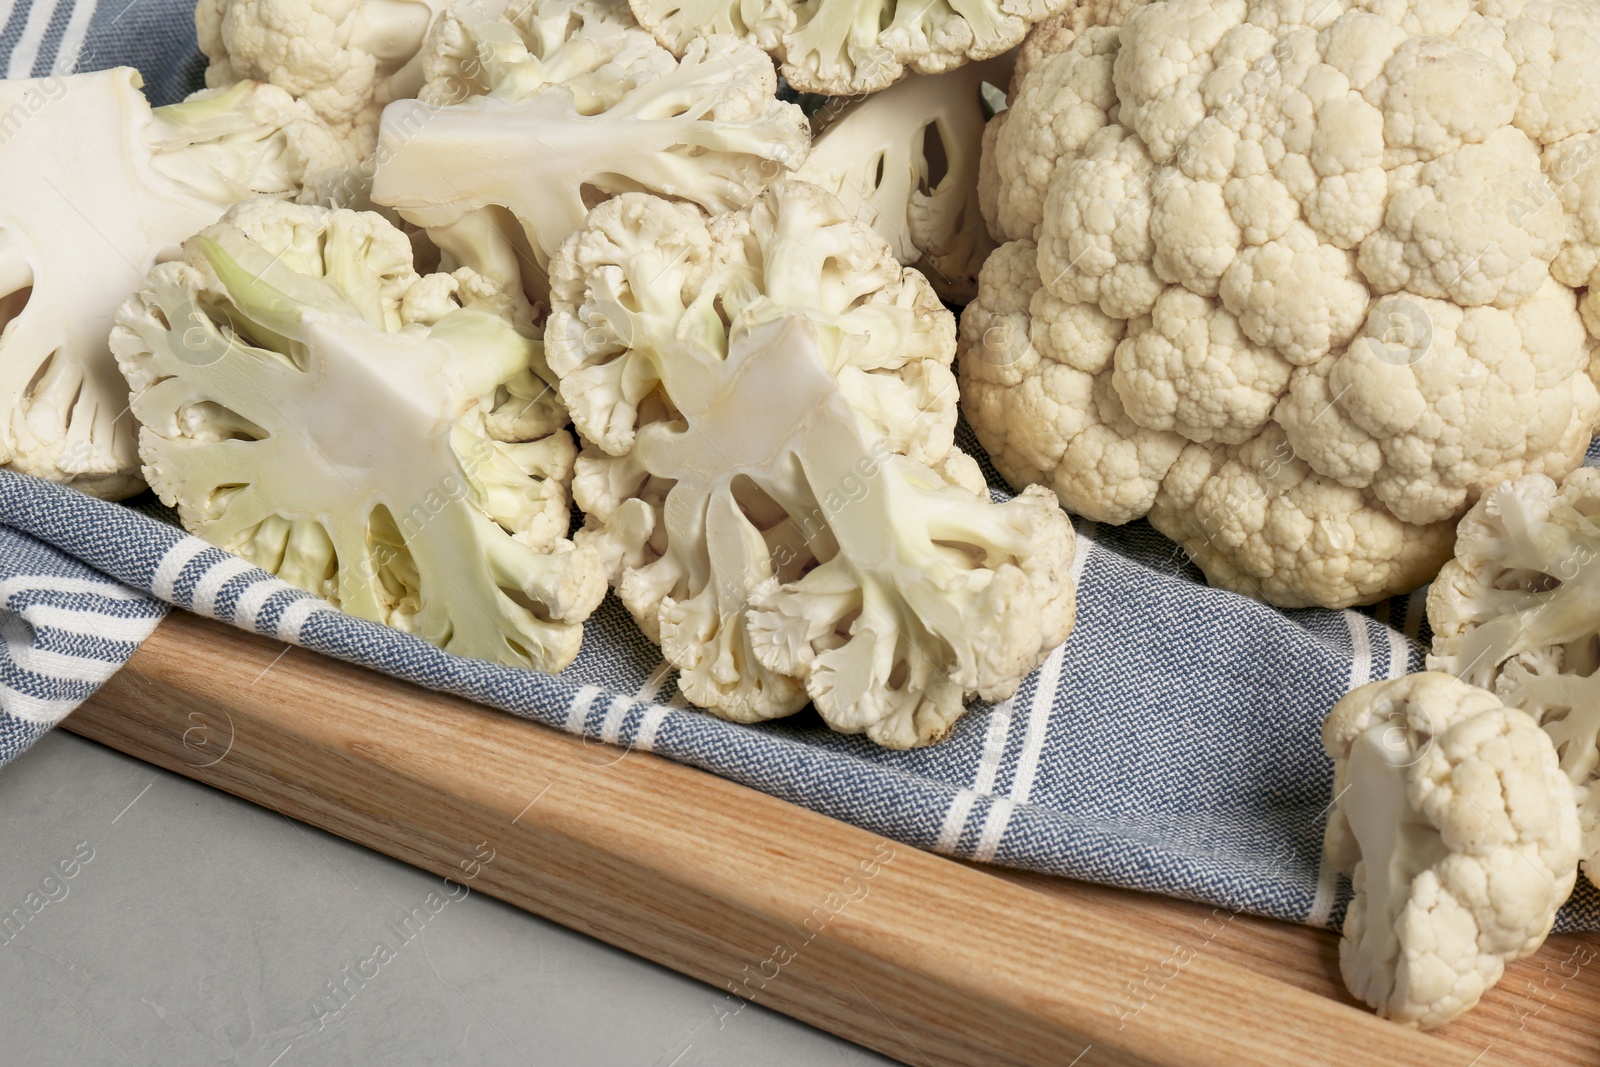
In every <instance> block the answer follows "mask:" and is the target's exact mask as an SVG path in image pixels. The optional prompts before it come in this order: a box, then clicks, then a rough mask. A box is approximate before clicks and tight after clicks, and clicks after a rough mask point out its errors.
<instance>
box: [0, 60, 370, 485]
mask: <svg viewBox="0 0 1600 1067" xmlns="http://www.w3.org/2000/svg"><path fill="white" fill-rule="evenodd" d="M0 113H4V114H6V115H8V116H13V117H14V116H17V115H22V116H24V117H23V118H22V119H21V121H20V123H18V124H17V126H16V128H15V129H9V127H8V135H7V136H6V138H5V141H4V145H3V148H0V159H3V160H4V166H5V173H6V179H7V181H6V190H7V191H6V196H5V202H4V205H3V206H0V328H3V333H0V412H4V414H3V415H0V465H5V466H9V467H13V468H15V469H17V470H20V471H23V472H25V473H27V474H32V475H37V476H39V477H42V478H48V479H51V480H53V481H59V482H66V483H68V484H70V485H73V486H75V487H76V488H78V489H82V490H83V491H85V492H88V493H93V494H94V495H96V496H105V497H113V498H115V497H124V496H130V495H132V494H134V493H136V492H138V491H139V490H140V489H141V488H143V484H144V483H143V482H142V481H141V480H140V478H139V457H138V452H137V448H136V446H135V441H134V424H133V419H132V417H131V416H130V415H129V414H128V390H127V385H126V383H124V382H123V380H122V378H121V376H120V375H118V374H117V368H116V363H115V361H113V360H112V358H111V353H110V352H109V351H108V350H107V348H106V335H107V334H108V333H110V332H111V323H112V318H113V316H114V315H115V313H116V309H117V305H119V304H120V303H121V302H122V301H123V300H124V299H125V298H126V297H127V295H128V293H129V292H130V291H132V290H133V289H134V288H135V287H136V286H137V285H138V283H139V277H140V275H141V274H142V273H143V272H144V271H146V270H148V269H149V268H150V267H152V266H154V265H155V263H156V261H157V260H158V259H160V258H161V257H163V256H164V255H166V254H167V253H168V252H169V251H170V250H171V249H172V248H173V247H175V246H176V245H177V244H178V242H180V241H182V240H183V239H184V238H185V237H188V236H189V235H190V234H192V233H194V232H195V231H196V230H198V229H200V228H201V227H202V226H205V225H207V224H208V223H211V222H215V221H216V219H217V217H218V216H220V215H221V214H222V213H223V212H224V211H225V210H227V208H228V207H229V205H231V204H233V203H234V202H235V201H238V200H241V199H244V198H246V197H250V196H283V197H296V196H300V195H302V193H303V186H304V184H305V183H306V182H307V181H309V180H312V179H313V178H314V176H315V175H317V174H318V173H319V172H321V171H323V170H328V169H334V170H337V169H339V168H342V167H345V166H348V165H350V164H351V163H353V162H354V159H353V158H352V157H350V156H348V155H347V154H346V151H345V148H344V146H343V144H342V143H341V142H340V140H339V139H338V138H337V137H336V136H335V135H334V134H333V133H332V131H330V130H329V129H328V128H327V127H326V126H324V125H323V124H322V123H321V122H320V121H319V120H318V119H317V118H316V116H314V115H313V114H312V113H311V110H310V109H309V108H307V107H305V106H304V105H301V104H298V103H296V102H295V101H294V100H292V99H291V98H290V97H289V95H288V94H287V93H285V92H284V91H283V90H281V89H278V88H275V87H274V86H270V85H259V84H256V83H254V82H248V83H241V84H239V85H236V86H233V87H231V88H229V89H226V90H210V91H206V92H201V93H197V94H195V95H194V96H192V97H190V98H189V99H188V100H187V101H185V102H183V103H181V104H173V105H171V106H169V107H162V108H156V109H155V110H154V111H152V110H151V108H150V105H149V104H148V103H146V101H145V99H144V97H143V95H141V94H140V92H139V75H138V72H137V71H134V70H132V69H130V68H127V67H122V68H118V69H116V70H108V71H97V72H95V73H92V74H77V75H73V76H72V77H70V78H45V79H40V80H37V81H8V82H6V83H5V84H4V86H3V87H0ZM8 121H9V120H8Z"/></svg>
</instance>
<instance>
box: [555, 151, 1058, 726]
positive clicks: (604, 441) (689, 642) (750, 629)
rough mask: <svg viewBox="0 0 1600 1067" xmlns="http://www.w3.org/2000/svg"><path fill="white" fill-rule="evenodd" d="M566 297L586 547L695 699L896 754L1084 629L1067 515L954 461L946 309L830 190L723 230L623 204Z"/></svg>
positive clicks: (559, 314)
mask: <svg viewBox="0 0 1600 1067" xmlns="http://www.w3.org/2000/svg"><path fill="white" fill-rule="evenodd" d="M552 279H553V282H552V295H553V299H554V310H553V311H552V313H551V318H550V323H549V327H548V331H547V342H548V344H549V352H550V363H551V367H552V368H553V369H554V370H555V371H556V372H557V374H559V375H560V377H561V394H562V397H563V399H564V400H566V402H567V404H568V405H569V407H570V408H571V410H572V412H573V421H574V423H575V424H576V425H577V427H578V430H579V432H580V434H581V435H582V436H583V437H584V438H585V439H586V440H587V442H589V443H588V444H587V445H586V446H585V449H584V452H583V454H582V455H581V456H580V457H579V459H578V468H577V475H576V478H575V480H574V483H573V493H574V496H575V497H576V498H577V500H578V503H579V505H580V506H581V507H583V509H584V510H585V511H586V512H587V513H588V516H589V517H588V523H587V525H586V527H585V529H584V531H583V532H581V533H580V534H579V535H578V540H579V543H580V544H586V543H587V544H591V545H595V546H596V547H597V548H599V549H600V550H601V551H602V552H603V554H604V555H605V556H606V558H607V559H608V560H609V562H610V564H611V568H612V577H613V581H614V582H615V583H616V585H617V588H618V591H619V593H620V595H621V598H622V601H623V603H624V604H626V605H627V606H628V608H629V610H630V611H632V612H633V614H634V616H635V618H637V619H638V620H639V623H640V625H641V626H642V627H643V628H644V629H645V631H646V632H647V633H648V634H650V635H651V636H652V637H653V638H656V639H658V640H659V641H660V643H661V646H662V651H663V652H664V654H665V655H666V658H667V659H668V660H669V661H671V662H672V663H673V664H674V665H675V666H677V667H678V668H679V670H680V672H681V674H680V682H679V684H680V687H681V689H682V691H683V693H684V695H685V696H686V697H688V699H690V700H692V701H694V702H695V703H696V704H699V705H700V706H702V707H705V708H708V709H710V710H712V711H715V712H717V713H718V714H720V715H723V716H725V717H727V718H731V719H735V720H738V721H746V722H749V721H756V720H761V719H770V718H773V717H776V716H781V715H787V714H790V713H791V712H794V711H796V710H798V709H799V708H801V707H802V706H804V705H805V703H806V701H807V700H808V699H810V700H811V701H813V702H814V703H815V705H816V708H817V710H818V712H819V713H820V714H821V715H822V717H823V718H824V719H825V720H826V721H827V722H828V724H829V725H830V726H832V727H833V728H834V729H837V730H840V731H843V732H848V733H862V732H864V733H866V734H867V736H868V737H870V738H871V739H872V740H874V741H876V742H878V743H879V744H882V745H886V746H890V747H896V748H904V747H908V746H912V745H918V744H925V743H928V742H930V741H934V740H937V739H939V738H940V737H943V736H944V735H945V734H946V733H947V732H948V731H949V729H950V727H951V724H952V723H953V722H954V721H955V720H956V718H958V717H959V716H960V714H961V712H962V707H963V706H962V697H963V694H964V693H977V694H979V695H980V696H982V697H984V698H986V699H1001V698H1004V697H1005V696H1007V695H1009V694H1010V693H1012V692H1013V691H1014V690H1015V689H1016V687H1017V684H1018V683H1019V682H1020V681H1021V679H1022V678H1023V677H1024V676H1025V675H1026V674H1027V673H1028V672H1029V671H1031V670H1032V669H1033V668H1034V667H1036V666H1037V665H1038V664H1039V663H1040V662H1041V660H1042V659H1043V658H1044V656H1045V655H1046V654H1048V652H1049V651H1050V650H1051V649H1052V648H1054V647H1056V646H1057V645H1058V644H1060V643H1061V641H1062V640H1064V639H1065V637H1066V635H1067V632H1068V630H1069V629H1070V628H1071V625H1072V619H1073V587H1072V583H1071V580H1070V578H1069V576H1068V575H1069V568H1070V563H1071V558H1072V554H1073V544H1074V537H1073V532H1072V527H1071V524H1070V523H1069V522H1068V521H1067V518H1066V516H1065V515H1063V514H1062V513H1061V511H1060V509H1059V508H1058V507H1057V506H1056V502H1055V498H1054V497H1053V496H1052V495H1051V494H1050V493H1049V492H1048V491H1046V490H1043V489H1030V490H1029V491H1027V492H1026V493H1024V494H1023V495H1022V496H1020V497H1018V498H1016V499H1015V500H1012V501H1010V502H1008V503H1004V504H993V503H991V502H990V501H989V498H988V495H987V491H986V489H985V486H984V484H983V480H982V478H981V476H980V475H979V472H978V470H977V466H976V464H975V463H974V462H973V461H972V460H971V459H970V458H969V457H968V456H966V455H965V454H964V453H962V452H960V451H959V450H958V449H956V448H955V447H954V445H953V434H954V427H955V415H956V413H955V383H954V381H953V379H952V377H951V375H950V372H949V370H948V366H949V362H950V359H951V356H952V355H953V350H954V329H953V326H954V324H953V323H952V322H951V319H950V316H949V313H948V312H946V311H945V310H944V309H943V308H942V307H941V306H940V304H939V302H938V300H937V298H936V297H935V296H934V294H933V292H932V290H931V289H930V288H929V286H928V284H927V282H926V281H925V280H924V279H923V278H922V276H921V275H919V274H917V273H916V272H915V271H909V270H905V269H903V268H902V267H901V266H900V265H899V264H898V263H897V262H896V261H895V260H894V257H893V256H892V254H891V250H890V249H889V247H888V245H887V244H886V242H884V240H883V239H882V238H881V237H879V236H877V235H876V234H874V233H873V232H872V231H871V230H869V229H868V228H867V227H866V226H865V225H864V224H863V223H861V222H860V221H858V220H856V219H853V218H852V217H851V216H850V214H849V213H848V212H847V211H846V210H845V208H844V206H843V205H842V204H841V203H839V201H838V200H836V199H834V198H833V197H831V196H829V195H828V194H827V193H825V192H823V191H822V190H821V189H819V188H817V187H815V186H812V185H809V184H807V183H803V182H781V183H779V184H777V185H775V186H774V187H773V188H772V189H770V190H768V192H766V193H765V194H763V195H762V196H761V197H760V198H759V199H758V200H756V201H755V202H754V203H753V204H752V205H751V206H750V207H749V208H747V209H745V210H743V211H740V212H737V213H734V214H728V215H723V216H720V217H718V218H716V219H714V220H712V221H711V222H709V223H708V222H707V221H706V220H705V218H704V217H703V216H702V215H701V214H700V212H698V211H697V210H695V209H694V208H692V207H691V206H689V205H685V204H673V203H669V202H667V201H664V200H660V199H656V198H652V197H648V196H643V195H638V194H629V195H625V196H622V197H619V198H617V199H616V200H613V201H610V202H608V203H606V204H603V205H601V206H600V207H599V208H596V209H595V211H594V212H593V213H591V215H590V216H589V221H588V222H587V224H586V225H585V227H584V229H583V230H581V231H580V232H579V233H578V234H576V235H575V236H574V237H573V238H572V239H571V240H570V241H569V242H568V243H567V244H566V245H565V246H564V247H563V248H562V250H561V253H560V255H559V256H557V258H556V260H555V261H554V263H553V265H552Z"/></svg>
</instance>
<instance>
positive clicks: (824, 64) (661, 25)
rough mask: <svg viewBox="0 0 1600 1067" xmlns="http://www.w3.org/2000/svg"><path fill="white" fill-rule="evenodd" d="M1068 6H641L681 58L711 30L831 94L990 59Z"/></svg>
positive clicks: (811, 88) (758, 1)
mask: <svg viewBox="0 0 1600 1067" xmlns="http://www.w3.org/2000/svg"><path fill="white" fill-rule="evenodd" d="M1069 2H1070V0H975V2H974V0H967V2H963V3H951V2H949V0H934V2H932V3H926V2H916V3H913V2H909V0H806V2H796V0H753V2H744V0H632V3H633V13H634V14H635V15H636V16H637V17H638V19H639V22H640V23H641V24H642V25H643V26H644V27H645V28H647V29H649V30H651V31H653V32H654V33H655V35H656V38H657V39H658V40H660V41H661V43H662V44H664V45H666V46H667V47H668V48H670V49H672V50H673V52H675V53H677V54H679V55H682V54H683V53H684V51H685V50H686V49H688V48H689V47H691V46H692V44H693V43H694V41H695V40H696V39H698V38H699V37H702V36H704V35H706V34H713V33H715V34H724V35H731V36H736V37H742V38H744V39H745V40H747V41H750V42H752V43H753V44H755V45H757V46H758V47H760V48H764V49H766V50H767V51H768V52H771V53H772V54H773V55H774V56H776V57H777V58H778V59H780V60H781V61H782V63H783V76H784V77H785V78H786V79H787V80H788V82H789V84H790V85H793V86H794V87H795V88H797V89H799V90H801V91H802V92H808V93H825V94H828V95H831V96H854V95H856V94H858V93H875V92H877V91H879V90H880V89H886V88H888V87H889V86H891V85H893V84H894V83H895V82H896V81H898V80H900V78H902V77H904V76H905V75H906V74H907V73H908V72H910V71H916V72H917V73H918V74H939V73H941V72H943V71H947V70H952V69H954V68H956V67H959V66H961V65H962V64H963V63H966V62H968V61H971V60H980V59H990V58H992V57H994V56H997V55H999V54H1000V53H1002V52H1005V51H1007V50H1008V49H1010V48H1011V47H1012V46H1013V45H1015V44H1016V43H1017V42H1019V41H1021V40H1022V38H1023V35H1024V34H1026V33H1027V32H1028V27H1030V26H1032V25H1033V24H1034V23H1036V22H1038V21H1040V20H1041V19H1044V18H1046V17H1047V16H1049V15H1050V14H1051V13H1052V12H1054V11H1057V10H1059V9H1060V8H1062V7H1064V6H1066V5H1067V3H1069Z"/></svg>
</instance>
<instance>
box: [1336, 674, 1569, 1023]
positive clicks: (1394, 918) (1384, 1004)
mask: <svg viewBox="0 0 1600 1067" xmlns="http://www.w3.org/2000/svg"><path fill="white" fill-rule="evenodd" d="M1322 744H1323V748H1324V749H1326V750H1327V753H1328V755H1329V756H1330V757H1331V758H1332V759H1333V761H1334V765H1335V769H1334V798H1335V803H1334V808H1333V813H1332V815H1331V816H1330V818H1329V819H1328V826H1327V831H1326V837H1325V841H1324V847H1325V848H1326V851H1327V854H1328V858H1329V859H1330V860H1331V861H1332V862H1333V863H1334V865H1335V866H1337V867H1338V868H1339V870H1340V871H1342V872H1343V873H1344V874H1346V875H1348V876H1349V877H1350V879H1351V882H1352V884H1353V885H1354V887H1355V893H1356V896H1355V899H1354V900H1353V901H1351V903H1350V908H1349V910H1348V911H1347V912H1346V913H1345V921H1344V936H1343V938H1342V939H1341V940H1340V942H1339V970H1340V972H1341V973H1342V974H1343V975H1344V982H1345V985H1346V986H1347V987H1348V988H1349V990H1350V992H1351V993H1352V994H1354V995H1355V996H1356V997H1358V998H1359V999H1361V1000H1362V1001H1363V1002H1364V1003H1366V1004H1367V1005H1368V1006H1370V1007H1371V1008H1373V1009H1374V1010H1375V1011H1377V1013H1378V1014H1379V1015H1382V1016H1383V1017H1384V1018H1386V1019H1393V1020H1394V1021H1396V1022H1400V1023H1406V1024H1409V1025H1412V1026H1417V1027H1420V1028H1422V1029H1432V1028H1433V1027H1436V1026H1442V1025H1443V1024H1445V1023H1447V1022H1449V1021H1450V1020H1451V1019H1454V1018H1455V1017H1456V1016H1458V1015H1460V1014H1461V1013H1462V1012H1465V1011H1468V1010H1470V1009H1471V1008H1472V1007H1473V1006H1474V1005H1476V1004H1477V1003H1478V1000H1479V998H1481V997H1482V996H1483V994H1484V993H1485V992H1486V991H1487V990H1489V989H1491V988H1493V986H1494V984H1495V983H1496V982H1498V981H1499V980H1500V976H1501V975H1502V974H1503V973H1504V971H1505V965H1506V963H1507V962H1509V961H1511V960H1518V959H1521V958H1522V957H1524V956H1528V955H1530V954H1532V953H1533V952H1535V951H1537V949H1538V948H1539V946H1540V945H1541V944H1542V943H1543V942H1544V939H1545V936H1546V935H1547V934H1549V932H1550V927H1551V925H1552V924H1553V923H1554V922H1555V917H1556V911H1557V910H1558V909H1559V908H1560V907H1561V905H1562V903H1563V902H1564V901H1565V900H1566V899H1567V896H1568V895H1569V894H1570V893H1571V892H1572V886H1573V882H1574V880H1575V878H1576V875H1577V858H1578V820H1577V814H1576V810H1575V808H1574V805H1573V797H1572V786H1571V784H1570V783H1569V782H1568V781H1567V778H1566V776H1565V775H1564V774H1562V772H1561V767H1560V766H1559V764H1558V763H1557V761H1556V753H1555V749H1554V746H1552V745H1551V743H1550V738H1549V737H1548V736H1546V735H1545V733H1544V732H1543V731H1541V730H1540V729H1539V728H1538V726H1537V725H1536V724H1535V723H1534V721H1533V720H1532V719H1531V718H1529V717H1528V716H1527V715H1525V714H1523V713H1522V712H1520V711H1517V710H1515V709H1513V708H1508V707H1506V706H1505V705H1504V704H1502V703H1501V702H1500V700H1499V699H1498V698H1496V697H1495V695H1494V694H1493V693H1489V692H1486V691H1484V690H1482V689H1478V688H1476V687H1474V686H1471V685H1468V684H1466V683H1465V682H1462V681H1459V680H1457V679H1455V678H1452V677H1451V676H1450V675H1448V674H1439V673H1431V672H1430V673H1423V674H1412V675H1408V676H1406V677H1404V678H1395V679H1390V680H1387V681H1382V682H1373V683H1371V684H1370V685H1364V686H1362V687H1361V688H1359V689H1357V690H1355V691H1353V692H1351V693H1350V694H1349V695H1347V696H1346V697H1345V698H1344V699H1343V700H1341V701H1339V703H1338V704H1336V705H1335V706H1334V708H1333V710H1332V711H1331V712H1329V714H1328V718H1327V721H1326V722H1324V723H1323V727H1322Z"/></svg>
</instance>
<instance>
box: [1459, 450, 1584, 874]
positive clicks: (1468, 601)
mask: <svg viewBox="0 0 1600 1067" xmlns="http://www.w3.org/2000/svg"><path fill="white" fill-rule="evenodd" d="M1428 619H1429V621H1430V622H1431V623H1432V625H1433V635H1434V636H1433V654H1432V655H1431V656H1429V658H1428V665H1429V667H1430V668H1432V669H1434V670H1441V671H1449V672H1450V673H1451V674H1456V675H1459V676H1461V677H1462V678H1464V679H1466V680H1467V681H1469V682H1471V683H1473V684H1474V685H1480V686H1483V687H1484V688H1486V689H1492V690H1494V692H1495V693H1496V694H1497V695H1498V696H1499V697H1500V698H1501V699H1502V700H1504V701H1505V702H1506V703H1507V704H1510V705H1511V706H1513V707H1516V708H1520V709H1522V710H1523V711H1526V712H1528V713H1529V714H1530V715H1532V716H1533V717H1534V718H1535V719H1536V720H1537V721H1538V722H1539V724H1540V725H1541V726H1543V727H1544V730H1545V732H1546V733H1548V734H1549V735H1550V737H1551V739H1552V740H1553V741H1554V742H1555V745H1556V751H1557V752H1558V753H1560V756H1561V767H1562V769H1563V770H1565V771H1566V772H1567V776H1568V777H1569V778H1570V779H1571V780H1572V784H1573V786H1574V787H1576V789H1577V791H1578V804H1579V817H1580V821H1581V823H1582V826H1583V849H1582V853H1583V857H1584V859H1583V871H1584V874H1585V875H1587V876H1588V878H1589V880H1590V881H1591V882H1594V883H1595V884H1596V885H1600V780H1597V779H1600V674H1597V673H1596V671H1597V669H1600V470H1594V469H1591V468H1587V467H1584V468H1580V469H1578V470H1575V471H1573V472H1572V473H1571V474H1569V475H1567V477H1566V479H1565V480H1564V481H1563V482H1562V483H1561V484H1560V485H1559V486H1558V485H1557V484H1556V483H1555V482H1553V481H1551V480H1550V479H1549V478H1546V477H1544V476H1542V475H1529V476H1528V477H1525V478H1519V479H1517V480H1516V481H1514V482H1507V483H1505V484H1503V485H1500V486H1497V487H1496V488H1494V489H1491V490H1489V492H1488V493H1486V494H1484V496H1483V499H1481V500H1479V501H1478V503H1477V504H1476V505H1475V506H1474V507H1473V509H1472V510H1471V511H1469V512H1467V514H1466V517H1465V518H1463V519H1462V520H1461V526H1460V528H1459V530H1458V532H1457V537H1456V555H1455V559H1453V560H1451V561H1450V562H1449V563H1447V564H1445V567H1444V569H1443V570H1442V571H1440V572H1439V577H1438V578H1437V579H1436V580H1435V581H1434V583H1433V586H1432V587H1431V588H1430V589H1429V590H1428Z"/></svg>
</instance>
